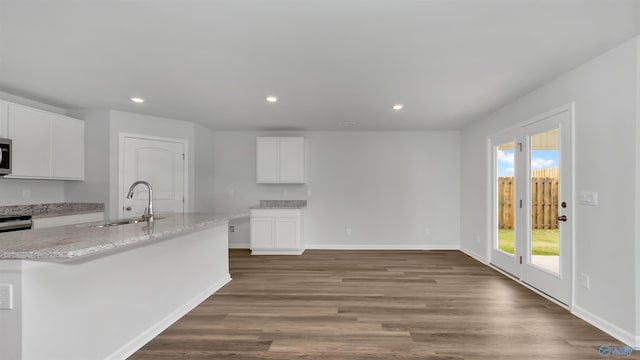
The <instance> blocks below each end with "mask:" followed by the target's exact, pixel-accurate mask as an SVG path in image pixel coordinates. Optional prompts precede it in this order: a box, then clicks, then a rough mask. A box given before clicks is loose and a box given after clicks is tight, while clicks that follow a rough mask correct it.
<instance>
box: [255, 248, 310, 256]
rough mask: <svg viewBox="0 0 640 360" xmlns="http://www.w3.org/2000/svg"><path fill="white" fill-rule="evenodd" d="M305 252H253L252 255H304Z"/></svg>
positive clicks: (302, 250)
mask: <svg viewBox="0 0 640 360" xmlns="http://www.w3.org/2000/svg"><path fill="white" fill-rule="evenodd" d="M304 250H305V249H297V250H251V255H302V253H303V252H304Z"/></svg>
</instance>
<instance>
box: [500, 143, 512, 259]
mask: <svg viewBox="0 0 640 360" xmlns="http://www.w3.org/2000/svg"><path fill="white" fill-rule="evenodd" d="M515 145H516V144H515V141H511V142H508V143H505V144H501V145H498V146H497V147H496V154H495V157H496V167H495V168H496V174H495V179H496V182H497V183H496V189H497V191H496V195H497V198H496V209H497V211H498V214H497V220H498V221H497V223H496V226H497V229H496V231H495V233H496V234H497V235H498V237H497V248H498V249H499V250H501V251H503V252H505V253H507V254H510V255H514V254H515V239H516V234H515V217H514V201H515V187H516V184H515V168H514V159H515Z"/></svg>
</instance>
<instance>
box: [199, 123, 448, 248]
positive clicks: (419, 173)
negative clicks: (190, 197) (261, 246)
mask: <svg viewBox="0 0 640 360" xmlns="http://www.w3.org/2000/svg"><path fill="white" fill-rule="evenodd" d="M279 135H285V136H297V135H302V136H304V137H305V139H306V161H307V167H306V170H307V171H306V176H307V183H306V184H304V185H273V184H256V180H255V138H256V136H279ZM459 151H460V135H459V132H457V131H423V132H421V131H415V132H402V131H399V132H392V131H381V132H375V131H373V132H371V131H345V132H322V131H311V132H305V133H300V132H249V131H247V132H232V131H222V132H215V133H214V152H213V157H212V159H213V162H214V173H215V180H214V204H213V206H214V209H215V210H217V211H243V210H246V208H247V207H249V206H254V205H257V204H258V203H259V201H260V200H261V199H307V200H308V207H307V209H306V215H305V216H306V217H305V230H304V232H305V240H306V243H307V247H309V248H311V247H315V248H323V247H328V248H339V247H350V248H456V247H457V246H458V244H459V229H460V223H459V220H460V208H459V206H460V202H459V200H460V197H459V191H460V188H459V186H460V153H459ZM307 190H310V191H311V197H309V198H307ZM239 227H240V228H239V229H237V230H239V232H237V233H235V234H231V237H230V239H231V242H232V246H233V245H237V244H238V243H247V242H248V232H247V231H248V226H247V224H246V222H244V223H242V222H240V223H239ZM347 227H349V228H351V231H352V233H351V236H347V235H346V228H347ZM427 229H428V230H427Z"/></svg>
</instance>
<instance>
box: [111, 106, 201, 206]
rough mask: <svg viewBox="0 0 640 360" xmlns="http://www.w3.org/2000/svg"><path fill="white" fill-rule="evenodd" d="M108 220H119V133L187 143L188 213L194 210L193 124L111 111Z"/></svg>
mask: <svg viewBox="0 0 640 360" xmlns="http://www.w3.org/2000/svg"><path fill="white" fill-rule="evenodd" d="M109 112H110V122H109V154H110V155H109V180H110V186H109V203H110V207H109V213H108V214H109V217H110V218H114V219H115V218H117V217H118V200H119V199H118V196H119V193H118V183H119V176H120V175H119V170H118V164H119V152H120V133H129V134H140V135H149V136H156V137H162V138H169V139H180V140H186V141H187V142H188V144H187V148H188V154H189V155H188V160H187V165H188V176H189V182H188V184H187V187H188V190H187V196H186V199H187V206H186V208H185V211H187V212H191V211H193V209H194V203H195V196H194V189H195V186H194V179H195V172H194V168H195V167H194V164H195V163H194V159H195V156H194V153H195V151H194V149H195V148H194V143H195V135H194V124H193V123H190V122H186V121H180V120H173V119H167V118H161V117H156V116H149V115H140V114H134V113H128V112H122V111H116V110H109Z"/></svg>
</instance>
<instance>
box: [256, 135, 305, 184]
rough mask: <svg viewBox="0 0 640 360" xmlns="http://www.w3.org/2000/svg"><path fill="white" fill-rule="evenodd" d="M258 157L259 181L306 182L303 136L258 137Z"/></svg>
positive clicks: (257, 176) (257, 174) (275, 182)
mask: <svg viewBox="0 0 640 360" xmlns="http://www.w3.org/2000/svg"><path fill="white" fill-rule="evenodd" d="M256 159H257V161H256V181H257V182H258V183H274V184H303V183H304V138H303V137H258V138H257V139H256Z"/></svg>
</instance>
